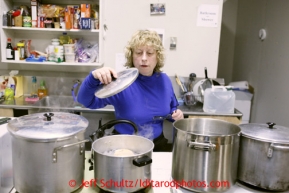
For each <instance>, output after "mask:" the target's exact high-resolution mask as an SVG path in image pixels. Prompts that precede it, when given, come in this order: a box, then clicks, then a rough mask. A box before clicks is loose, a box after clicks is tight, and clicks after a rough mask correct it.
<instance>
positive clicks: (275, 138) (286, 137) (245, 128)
mask: <svg viewBox="0 0 289 193" xmlns="http://www.w3.org/2000/svg"><path fill="white" fill-rule="evenodd" d="M240 128H241V133H242V135H244V136H246V137H249V138H252V139H257V140H261V141H267V142H274V143H286V144H287V143H289V128H287V127H283V126H280V125H276V124H275V123H272V122H268V123H266V124H258V123H249V124H241V125H240Z"/></svg>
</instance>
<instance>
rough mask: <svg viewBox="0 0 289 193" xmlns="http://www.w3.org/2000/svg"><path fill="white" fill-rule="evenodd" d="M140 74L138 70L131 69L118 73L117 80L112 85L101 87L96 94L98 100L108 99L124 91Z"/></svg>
mask: <svg viewBox="0 0 289 193" xmlns="http://www.w3.org/2000/svg"><path fill="white" fill-rule="evenodd" d="M138 73H139V72H138V69H137V68H129V69H126V70H123V71H120V72H118V73H117V78H116V79H114V80H113V81H112V82H111V83H109V84H102V85H100V86H99V88H98V89H97V91H96V92H95V96H96V97H98V98H107V97H110V96H112V95H115V94H117V93H119V92H121V91H123V90H124V89H126V88H127V87H128V86H129V85H131V84H132V83H133V82H134V81H135V79H136V78H137V76H138Z"/></svg>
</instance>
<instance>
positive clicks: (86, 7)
mask: <svg viewBox="0 0 289 193" xmlns="http://www.w3.org/2000/svg"><path fill="white" fill-rule="evenodd" d="M80 17H81V18H90V4H80Z"/></svg>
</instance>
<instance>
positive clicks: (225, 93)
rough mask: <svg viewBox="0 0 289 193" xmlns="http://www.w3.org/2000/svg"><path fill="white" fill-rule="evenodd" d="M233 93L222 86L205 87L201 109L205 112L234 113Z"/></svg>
mask: <svg viewBox="0 0 289 193" xmlns="http://www.w3.org/2000/svg"><path fill="white" fill-rule="evenodd" d="M234 107H235V93H234V92H233V91H232V90H227V89H226V88H225V87H224V86H213V87H212V88H207V89H206V90H205V94H204V105H203V110H204V112H206V113H234Z"/></svg>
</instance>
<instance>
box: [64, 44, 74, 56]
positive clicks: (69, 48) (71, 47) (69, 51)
mask: <svg viewBox="0 0 289 193" xmlns="http://www.w3.org/2000/svg"><path fill="white" fill-rule="evenodd" d="M63 46H64V53H67V54H72V53H74V44H63Z"/></svg>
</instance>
